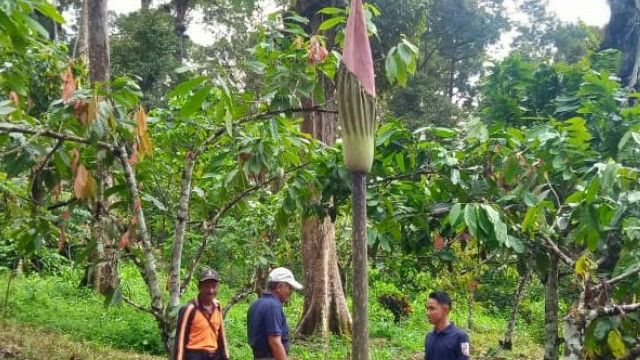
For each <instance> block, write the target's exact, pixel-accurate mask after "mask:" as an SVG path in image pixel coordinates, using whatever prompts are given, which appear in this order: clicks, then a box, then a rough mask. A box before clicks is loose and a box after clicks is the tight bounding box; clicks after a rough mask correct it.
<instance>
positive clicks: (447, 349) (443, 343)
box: [424, 292, 470, 360]
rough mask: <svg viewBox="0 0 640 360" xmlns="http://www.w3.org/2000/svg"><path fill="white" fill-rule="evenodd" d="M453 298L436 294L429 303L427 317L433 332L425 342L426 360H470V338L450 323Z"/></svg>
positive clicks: (430, 297)
mask: <svg viewBox="0 0 640 360" xmlns="http://www.w3.org/2000/svg"><path fill="white" fill-rule="evenodd" d="M450 310H451V298H450V297H449V295H448V294H447V293H444V292H434V293H431V294H430V295H429V300H428V301H427V317H428V318H429V322H430V323H431V324H432V325H433V330H432V331H431V332H430V333H428V334H427V338H426V339H425V341H424V358H425V360H469V352H470V351H469V336H468V335H467V333H465V332H464V331H462V330H460V329H458V328H457V327H455V325H453V323H451V322H449V311H450Z"/></svg>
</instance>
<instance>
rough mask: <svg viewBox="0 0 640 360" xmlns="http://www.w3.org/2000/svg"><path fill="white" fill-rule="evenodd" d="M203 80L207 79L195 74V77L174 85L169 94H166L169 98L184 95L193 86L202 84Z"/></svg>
mask: <svg viewBox="0 0 640 360" xmlns="http://www.w3.org/2000/svg"><path fill="white" fill-rule="evenodd" d="M205 80H207V78H206V77H205V76H197V77H194V78H193V79H189V80H186V81H183V82H181V83H180V84H178V85H176V87H175V88H174V89H173V90H171V91H170V92H169V94H167V96H168V97H170V98H172V97H177V96H184V95H186V94H188V93H189V91H191V90H192V89H193V88H195V87H196V86H198V85H200V84H202V83H203V82H204V81H205Z"/></svg>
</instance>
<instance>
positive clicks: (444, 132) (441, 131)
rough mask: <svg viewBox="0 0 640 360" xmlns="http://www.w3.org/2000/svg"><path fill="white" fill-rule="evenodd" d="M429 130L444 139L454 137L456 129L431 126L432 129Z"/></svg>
mask: <svg viewBox="0 0 640 360" xmlns="http://www.w3.org/2000/svg"><path fill="white" fill-rule="evenodd" d="M431 132H432V133H433V135H435V136H437V137H441V138H445V139H451V138H454V137H455V136H456V131H455V130H453V129H449V128H444V127H436V128H433V130H432V131H431Z"/></svg>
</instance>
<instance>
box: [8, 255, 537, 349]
mask: <svg viewBox="0 0 640 360" xmlns="http://www.w3.org/2000/svg"><path fill="white" fill-rule="evenodd" d="M79 276H80V274H79V272H77V271H68V272H66V273H63V274H60V275H58V276H55V277H53V276H51V277H40V276H37V275H34V276H30V277H18V278H17V279H14V282H13V283H12V286H11V292H10V297H9V306H8V309H4V310H5V311H4V313H5V317H6V319H4V320H2V322H0V329H2V331H1V332H2V333H3V336H2V337H0V338H1V340H0V359H1V358H3V357H2V351H4V350H7V349H8V350H9V351H13V350H12V349H14V350H16V351H17V352H18V353H19V355H18V357H16V358H17V359H32V358H33V359H36V358H37V359H40V358H47V359H65V360H69V359H102V358H106V357H105V356H107V355H106V354H111V355H109V357H110V358H113V354H116V355H117V356H115V358H118V359H158V358H159V357H154V356H151V355H162V344H161V341H160V337H159V335H158V330H157V327H156V324H155V322H154V320H153V319H152V317H151V316H150V315H148V314H146V313H142V312H140V311H138V310H135V309H133V308H131V307H129V306H126V305H118V306H110V307H105V306H104V305H103V301H104V299H103V298H101V297H100V296H98V295H96V294H95V293H94V292H93V291H91V290H89V289H83V288H78V285H77V284H78V283H79ZM121 276H122V278H123V279H124V280H123V282H124V283H126V284H127V286H125V288H124V292H125V293H126V295H127V296H128V297H130V298H132V299H134V300H135V301H137V302H138V303H140V304H144V303H145V301H144V300H145V299H146V289H145V288H144V286H143V285H142V283H141V280H140V279H139V278H138V276H137V273H136V271H135V270H133V269H131V268H127V267H126V266H125V267H123V269H122V273H121ZM7 278H8V276H7V274H6V273H5V274H2V275H0V289H2V299H3V298H4V289H5V288H6V281H7ZM193 295H194V290H193V289H191V290H190V292H189V294H187V296H186V297H185V298H184V301H185V302H186V301H188V299H189V297H190V296H193ZM232 295H233V290H231V289H228V288H227V287H225V286H222V289H221V292H220V295H219V298H220V299H221V301H222V303H223V304H224V303H226V302H227V301H228V300H229V299H230V298H231V296H232ZM375 296H376V294H374V293H372V294H371V299H370V303H371V310H370V327H371V328H370V333H371V358H372V359H374V360H378V359H380V360H382V359H422V350H423V349H422V347H423V341H424V336H425V334H426V332H427V331H428V330H429V327H430V326H429V325H428V324H427V322H426V318H425V316H424V311H423V310H422V309H423V306H422V305H421V304H422V303H423V302H422V301H423V300H421V299H418V300H416V302H415V303H414V304H412V305H413V308H414V309H415V311H414V313H413V314H412V315H411V316H410V317H409V318H407V319H406V320H403V321H401V322H400V323H394V322H393V316H392V315H391V313H389V312H388V311H386V310H384V309H382V308H381V307H380V306H379V305H378V303H377V302H376V301H375ZM251 300H253V298H252V299H250V300H249V301H251ZM249 301H247V302H242V303H239V304H237V305H236V306H234V307H233V308H232V309H231V310H230V311H229V313H228V315H227V318H226V320H225V326H226V329H227V337H228V340H229V343H230V351H231V354H232V355H233V357H234V359H241V360H244V359H251V351H250V349H249V346H248V345H247V341H246V312H247V309H248V306H249ZM302 301H303V297H302V296H300V295H296V296H294V297H293V298H292V301H291V302H290V304H288V305H287V306H285V313H286V314H287V318H288V321H289V325H290V327H292V328H293V327H294V326H295V324H296V323H297V321H298V319H299V316H300V312H301V311H300V310H301V309H302ZM465 314H466V310H465V309H463V308H459V309H457V310H456V312H454V313H453V315H452V320H453V321H454V322H456V323H457V324H459V325H464V323H465V321H464V319H465ZM474 321H475V324H476V326H475V328H474V329H473V330H472V331H470V333H469V334H470V338H471V349H472V358H474V359H483V360H498V359H522V360H529V359H531V360H533V359H541V358H542V347H541V346H540V345H539V344H537V343H536V342H535V341H534V340H533V339H534V337H533V336H531V335H529V333H530V329H528V328H527V327H526V326H522V327H519V328H518V329H517V331H516V336H515V339H514V351H512V352H504V351H501V350H498V349H497V348H498V346H497V344H498V341H499V340H500V339H501V338H502V336H503V333H504V326H505V320H504V319H502V318H500V317H497V316H496V315H492V314H486V313H484V312H483V311H482V310H481V309H480V310H478V311H475V312H474ZM5 332H6V333H7V334H8V336H4V333H5ZM114 349H118V350H114ZM349 350H350V342H349V339H346V338H340V337H331V338H330V340H329V343H328V344H323V342H322V341H321V340H320V339H310V340H303V339H297V338H294V339H293V340H292V349H291V359H292V360H303V359H305V360H306V359H309V360H311V359H331V360H342V359H348V358H349ZM122 351H125V352H122ZM126 351H128V352H126ZM131 351H136V352H137V353H138V354H140V355H135V354H132V353H130V352H131ZM143 354H146V355H143ZM136 356H137V357H136Z"/></svg>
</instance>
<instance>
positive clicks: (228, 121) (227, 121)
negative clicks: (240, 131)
mask: <svg viewBox="0 0 640 360" xmlns="http://www.w3.org/2000/svg"><path fill="white" fill-rule="evenodd" d="M224 126H225V127H226V128H227V134H229V136H233V116H232V115H231V112H230V111H229V109H227V112H226V113H225V115H224Z"/></svg>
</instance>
